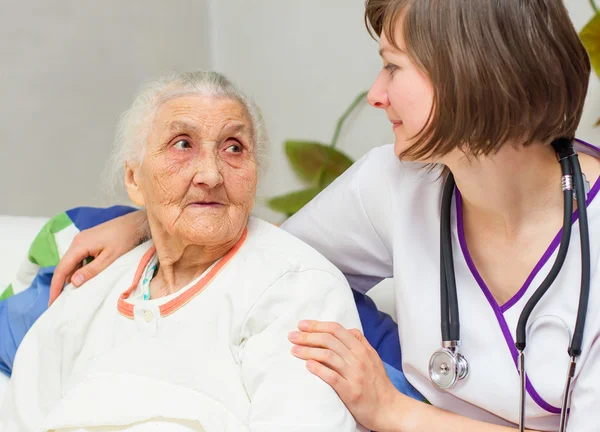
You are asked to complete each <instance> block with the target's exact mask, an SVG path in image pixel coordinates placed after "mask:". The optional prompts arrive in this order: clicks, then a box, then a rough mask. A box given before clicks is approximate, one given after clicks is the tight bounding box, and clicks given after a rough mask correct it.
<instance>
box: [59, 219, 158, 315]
mask: <svg viewBox="0 0 600 432" xmlns="http://www.w3.org/2000/svg"><path fill="white" fill-rule="evenodd" d="M146 223H147V219H146V213H145V212H143V211H136V212H133V213H129V214H126V215H124V216H121V217H118V218H116V219H113V220H111V221H108V222H105V223H103V224H101V225H98V226H96V227H94V228H90V229H87V230H84V231H81V232H80V233H79V234H77V236H75V239H74V240H73V242H72V243H71V245H70V246H69V249H68V250H67V252H66V253H65V255H64V256H63V257H62V259H61V260H60V262H59V263H58V265H57V266H56V269H55V270H54V276H53V277H52V283H51V285H50V304H52V303H53V302H54V301H55V300H56V298H57V297H58V296H59V295H60V293H61V292H62V289H63V287H64V285H65V283H69V282H72V283H73V285H75V286H76V287H79V286H80V285H81V284H83V283H84V282H86V281H88V280H90V279H92V278H93V277H95V276H96V275H97V274H98V273H100V272H101V271H102V270H104V269H105V268H106V267H108V266H109V265H110V264H112V263H113V262H114V261H115V260H116V259H117V258H119V257H120V256H121V255H123V254H125V253H127V252H129V251H130V250H132V249H133V248H134V247H135V246H136V245H137V244H139V243H140V240H141V237H142V236H143V234H144V230H143V229H141V227H143V226H146ZM88 257H94V260H93V261H92V262H91V263H89V264H87V265H82V262H83V260H84V259H86V258H88Z"/></svg>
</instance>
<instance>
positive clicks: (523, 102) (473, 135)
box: [365, 0, 590, 159]
mask: <svg viewBox="0 0 600 432" xmlns="http://www.w3.org/2000/svg"><path fill="white" fill-rule="evenodd" d="M365 5H366V11H365V24H366V25H367V29H368V30H369V32H370V34H371V35H372V36H373V37H380V36H381V35H382V33H383V34H384V35H385V37H386V38H387V39H388V40H389V41H390V43H391V44H392V45H393V46H394V47H396V48H400V47H399V45H398V40H399V36H400V37H401V39H402V40H404V43H405V45H406V46H405V47H402V48H403V49H404V50H405V51H406V52H407V54H408V55H409V57H410V58H411V60H412V61H413V62H414V63H415V64H416V65H417V67H419V68H420V69H421V70H422V72H423V73H424V74H425V75H426V76H427V77H428V78H429V79H430V81H431V83H432V85H433V92H434V96H433V108H432V111H431V113H430V117H429V121H428V123H427V125H426V126H425V127H424V128H423V130H422V131H421V132H420V133H419V134H417V136H416V137H415V141H414V145H412V146H411V147H409V148H408V149H407V150H406V151H405V152H404V154H403V155H402V156H403V157H409V158H415V159H421V158H424V157H430V156H438V157H439V156H443V155H445V154H447V153H448V152H450V151H452V150H453V149H455V148H461V149H463V150H464V151H466V152H467V153H470V154H472V155H488V154H493V153H494V152H495V151H497V150H498V149H499V148H500V147H502V146H503V145H504V144H506V143H509V142H510V143H516V144H528V143H531V142H534V141H542V142H546V143H548V142H550V141H552V140H554V139H556V138H558V137H568V138H573V137H574V136H575V130H576V129H577V126H578V124H579V121H580V119H581V113H582V110H583V104H584V100H585V96H586V93H587V88H588V81H589V75H590V61H589V58H588V55H587V53H586V51H585V48H584V47H583V45H582V43H581V41H580V40H579V37H578V35H577V32H576V31H575V29H574V27H573V24H572V22H571V20H570V19H569V14H568V12H567V10H566V8H565V6H564V4H563V0H366V2H365Z"/></svg>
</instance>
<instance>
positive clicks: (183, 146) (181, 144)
mask: <svg viewBox="0 0 600 432" xmlns="http://www.w3.org/2000/svg"><path fill="white" fill-rule="evenodd" d="M173 147H175V148H176V149H179V150H184V149H188V148H190V147H192V145H191V144H190V142H189V141H188V140H184V139H181V140H179V141H177V142H176V143H175V144H174V145H173Z"/></svg>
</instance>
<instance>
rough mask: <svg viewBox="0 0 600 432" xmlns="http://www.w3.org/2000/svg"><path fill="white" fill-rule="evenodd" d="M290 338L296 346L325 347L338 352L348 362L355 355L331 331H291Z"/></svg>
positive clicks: (351, 360)
mask: <svg viewBox="0 0 600 432" xmlns="http://www.w3.org/2000/svg"><path fill="white" fill-rule="evenodd" d="M288 338H289V340H290V341H291V342H292V343H293V344H295V345H296V346H304V347H313V348H323V349H327V350H330V351H333V352H334V353H336V354H337V355H338V356H339V357H341V358H342V359H344V360H345V361H346V362H348V363H350V362H353V357H354V355H353V354H352V352H351V351H350V350H349V349H348V347H346V345H344V344H343V343H342V342H341V341H340V340H339V339H337V338H336V337H335V336H334V335H332V334H329V333H306V332H296V331H295V332H291V333H290V334H289V335H288Z"/></svg>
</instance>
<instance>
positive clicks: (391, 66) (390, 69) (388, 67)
mask: <svg viewBox="0 0 600 432" xmlns="http://www.w3.org/2000/svg"><path fill="white" fill-rule="evenodd" d="M383 68H384V69H385V70H386V71H388V72H389V73H390V75H394V72H396V70H397V69H398V66H396V65H395V64H391V63H388V64H386V65H385V66H383Z"/></svg>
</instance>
